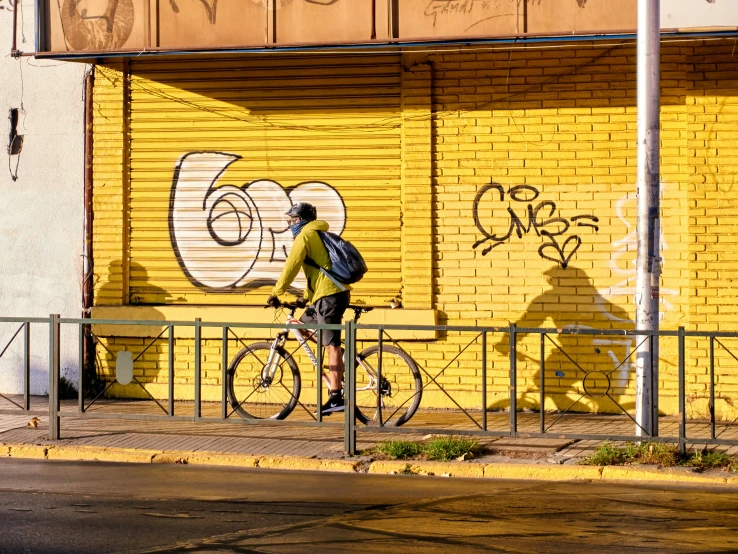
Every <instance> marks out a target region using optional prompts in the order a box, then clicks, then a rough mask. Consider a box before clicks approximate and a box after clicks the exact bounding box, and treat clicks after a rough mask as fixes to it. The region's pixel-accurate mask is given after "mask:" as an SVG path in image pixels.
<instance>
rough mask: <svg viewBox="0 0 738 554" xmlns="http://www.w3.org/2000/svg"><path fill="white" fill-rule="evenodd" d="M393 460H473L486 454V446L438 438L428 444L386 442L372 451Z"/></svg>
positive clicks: (473, 442)
mask: <svg viewBox="0 0 738 554" xmlns="http://www.w3.org/2000/svg"><path fill="white" fill-rule="evenodd" d="M372 451H373V452H375V453H379V454H383V455H385V456H387V457H388V458H390V459H391V460H407V459H409V458H419V457H422V458H425V459H428V460H438V461H442V462H448V461H451V460H456V459H459V458H462V457H464V458H466V457H468V458H473V457H477V456H480V455H482V454H484V452H485V448H484V446H482V445H480V444H479V441H476V440H473V439H467V438H464V437H436V438H433V439H431V440H429V441H427V442H412V441H386V442H381V443H379V444H378V445H377V446H376V447H374V449H373V450H372Z"/></svg>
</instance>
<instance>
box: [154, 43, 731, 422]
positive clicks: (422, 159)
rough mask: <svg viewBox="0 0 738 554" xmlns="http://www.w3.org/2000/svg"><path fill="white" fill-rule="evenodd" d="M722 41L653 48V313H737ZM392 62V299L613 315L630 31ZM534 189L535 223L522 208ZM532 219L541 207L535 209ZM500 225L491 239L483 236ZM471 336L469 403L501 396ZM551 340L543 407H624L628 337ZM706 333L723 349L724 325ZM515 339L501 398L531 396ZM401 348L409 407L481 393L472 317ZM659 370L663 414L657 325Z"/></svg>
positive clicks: (547, 319)
mask: <svg viewBox="0 0 738 554" xmlns="http://www.w3.org/2000/svg"><path fill="white" fill-rule="evenodd" d="M732 48H733V45H732V43H720V42H714V41H713V42H705V43H697V42H679V43H668V42H665V43H664V45H663V46H662V112H661V121H662V135H661V140H662V158H661V174H662V185H663V186H662V198H661V207H662V221H661V226H662V256H663V275H662V280H661V297H662V300H661V310H662V314H663V318H662V321H661V328H662V329H676V328H677V327H679V326H684V327H686V328H687V329H695V330H718V329H719V330H736V329H738V313H736V306H737V305H738V302H737V301H736V299H737V298H738V288H737V287H736V272H738V269H736V263H737V262H738V260H736V256H737V254H736V248H735V244H736V240H737V239H736V236H738V235H737V234H736V230H737V229H736V224H737V223H738V220H737V219H736V216H735V213H736V202H737V201H736V200H735V198H736V194H735V186H736V184H735V183H736V180H735V175H736V173H735V170H736V168H738V146H737V145H738V142H737V141H736V138H738V131H736V129H738V126H736V123H738V122H737V121H734V120H735V119H736V118H738V77H737V76H738V65H737V62H735V61H734V58H733V57H732ZM403 65H404V73H403V79H402V86H403V96H402V102H403V130H402V140H403V152H402V156H403V158H402V171H403V173H402V179H403V183H402V187H403V188H402V203H403V206H402V210H403V234H402V237H403V276H402V279H403V294H405V293H406V294H407V295H406V296H404V297H403V301H404V302H405V305H406V307H434V308H436V309H437V310H439V317H440V320H441V323H447V324H449V325H493V326H507V325H508V324H509V323H510V322H513V323H516V324H517V325H519V326H521V327H555V328H564V327H576V326H579V327H584V328H595V329H627V328H632V327H633V322H632V321H633V319H634V315H635V310H634V301H633V293H634V287H635V256H636V236H635V225H636V197H635V191H636V132H637V112H636V51H635V45H634V44H633V42H632V41H631V42H627V41H623V42H622V43H618V44H613V43H611V42H608V43H607V44H604V43H598V42H594V43H587V44H569V45H562V44H556V45H541V46H531V47H529V48H523V47H514V48H512V49H511V48H507V49H506V47H499V48H486V49H478V50H473V49H466V50H462V51H461V52H453V53H438V52H432V53H427V54H424V55H418V54H417V53H416V54H413V55H412V56H405V58H404V59H403ZM493 185H494V186H496V187H497V188H495V187H493ZM515 187H517V188H515ZM485 190H486V192H485ZM482 193H483V194H482ZM501 195H502V197H501ZM541 202H544V204H543V205H542V206H541V207H540V210H539V212H538V217H537V218H534V219H537V220H538V222H539V229H538V233H537V232H536V228H535V226H534V225H531V223H530V217H529V213H530V212H529V205H530V206H532V208H530V209H533V208H535V207H536V206H537V205H538V204H539V203H541ZM553 204H555V207H554V205H553ZM475 210H476V216H477V217H476V220H475ZM509 210H511V211H512V213H513V214H515V216H517V217H518V218H519V224H518V225H517V227H516V226H515V225H513V226H512V227H510V225H511V221H512V217H513V215H512V214H511V212H510V211H509ZM579 216H588V217H584V218H582V217H579ZM594 218H596V219H594ZM547 219H554V220H558V222H557V221H554V222H549V223H548V224H544V220H547ZM567 226H568V227H567ZM565 227H566V232H564V233H563V234H561V235H554V239H555V240H556V241H557V245H558V248H559V250H557V248H556V245H554V244H551V245H550V246H546V245H545V244H546V243H550V242H551V239H550V238H547V237H546V235H545V234H543V233H540V231H541V230H542V229H543V230H548V231H549V232H552V233H556V232H557V231H556V230H559V231H561V230H563V229H564V228H565ZM595 227H596V229H595ZM509 230H511V233H510V235H509V236H508V237H506V238H503V239H502V240H499V241H497V240H494V239H492V238H490V237H492V236H499V237H505V235H507V233H508V231H509ZM518 230H519V231H520V236H518V233H517V231H518ZM485 233H486V235H485ZM574 237H577V238H574ZM485 239H487V240H485ZM497 242H499V244H497V245H495V244H496V243H497ZM475 243H478V244H477V245H476V246H475ZM492 245H495V246H494V248H492V249H491V250H489V251H487V252H486V253H485V249H488V248H489V247H490V246H492ZM557 260H558V261H557ZM565 262H566V264H565ZM563 265H566V266H567V267H566V268H564V267H562V266H563ZM487 339H488V343H489V350H488V373H487V390H488V403H487V406H488V408H490V409H496V408H505V407H506V406H508V391H509V385H510V383H509V355H508V352H509V347H508V345H507V344H506V340H505V339H503V338H501V337H500V336H496V335H490V336H488V337H487ZM554 341H555V342H556V343H557V345H559V346H557V345H555V344H554V343H553V342H550V341H549V342H546V343H545V363H546V386H547V394H546V401H545V402H546V407H547V408H551V409H553V408H558V409H561V410H563V409H567V408H572V409H573V410H576V411H582V410H599V411H612V412H617V411H618V410H619V409H620V406H622V407H623V408H625V409H627V410H628V411H631V412H632V411H633V409H634V389H635V382H634V371H635V367H634V365H631V363H630V362H633V357H632V356H631V354H632V353H633V351H634V350H635V348H636V342H635V341H634V340H632V339H627V338H607V337H594V338H592V337H579V338H577V337H562V338H555V339H554ZM724 343H725V346H726V347H731V346H735V347H736V348H738V341H736V340H733V342H732V343H731V342H730V341H724ZM518 344H519V350H520V353H519V355H518V375H519V381H518V394H519V405H521V406H523V407H527V408H535V407H537V406H538V403H539V394H540V391H539V380H540V374H539V361H540V349H541V344H540V341H539V339H538V336H537V335H530V336H521V337H519V343H518ZM402 346H403V347H404V348H406V349H407V350H408V351H409V352H410V354H411V355H412V356H413V357H414V358H415V359H416V360H417V361H418V363H419V364H420V365H421V366H422V368H423V370H424V381H425V382H426V383H427V388H426V390H425V392H424V400H423V406H424V407H453V405H454V401H455V402H458V403H459V404H461V405H463V406H468V407H479V406H481V400H482V397H481V394H482V383H481V375H482V350H481V337H479V336H478V335H477V334H476V333H473V332H447V333H442V334H441V335H440V336H439V339H438V340H436V341H427V342H423V341H402ZM708 347H709V345H708V344H707V343H706V342H704V341H702V342H700V341H689V343H688V351H687V356H688V360H689V367H688V383H689V386H688V393H689V395H690V396H689V403H688V406H689V410H690V414H693V415H695V416H699V415H704V410H705V406H706V401H705V398H706V395H707V393H708V392H709V391H708V387H707V379H708V377H709V376H708V365H707V362H708V354H709V348H708ZM562 349H563V351H565V354H564V353H563V351H562ZM215 355H216V357H217V354H215ZM715 356H716V364H717V367H718V369H717V373H718V385H719V387H718V388H719V394H718V396H719V398H720V399H721V400H720V403H719V405H718V408H719V409H718V412H719V413H722V414H723V415H726V414H728V413H729V412H730V408H731V403H732V402H738V363H736V362H735V360H734V359H732V358H731V357H730V355H729V354H728V353H727V352H725V351H724V350H721V347H720V346H719V345H718V346H716V353H715ZM569 358H571V359H569ZM572 360H574V361H575V362H576V363H577V364H579V365H580V366H581V369H580V368H578V367H576V366H575V365H574V364H573V362H572ZM152 363H154V364H156V363H159V362H156V361H155V360H154V361H153V362H152ZM213 363H214V364H217V361H213ZM157 367H158V368H159V369H158V370H157V369H156V367H152V368H150V369H149V371H151V372H153V373H151V378H152V380H155V379H157V378H158V377H160V376H161V373H158V374H157V373H156V371H159V372H161V371H162V369H161V367H160V366H157ZM214 367H215V366H214ZM301 367H303V368H307V367H309V366H308V365H307V364H301ZM582 369H584V370H586V371H587V372H590V376H589V377H588V378H587V383H586V385H587V386H588V387H591V389H592V390H593V391H594V392H595V393H597V394H595V396H597V395H598V394H599V393H602V392H603V391H605V390H606V389H607V387H608V383H609V387H610V389H609V393H610V398H608V397H607V396H604V397H601V398H591V397H582V396H583V393H584V389H583V386H584V384H583V381H584V375H585V374H584V372H583V371H582ZM143 371H144V372H145V371H147V369H146V368H143ZM206 371H207V370H206ZM212 371H215V372H216V373H217V370H216V369H213V370H212ZM157 376H158V377H157ZM143 377H147V376H146V375H145V374H144V375H142V378H143ZM304 377H306V381H307V376H304ZM430 377H433V379H430ZM183 378H184V379H186V377H183ZM213 379H217V375H216V374H213ZM214 385H217V383H214ZM312 386H313V387H314V383H313V385H312ZM659 387H660V388H661V389H662V391H663V392H664V396H663V398H662V403H661V408H662V410H663V411H666V412H668V413H675V412H676V411H677V402H676V390H677V381H676V340H672V339H664V341H663V343H662V346H661V351H660V381H659ZM304 389H305V391H306V393H305V394H306V395H308V396H306V397H305V400H304V401H306V402H309V401H310V400H309V398H310V397H312V395H314V388H311V385H310V384H309V383H305V386H304ZM183 390H184V389H183ZM183 394H184V393H183ZM450 397H453V399H454V400H453V401H452V400H451V399H450ZM616 402H617V403H616Z"/></svg>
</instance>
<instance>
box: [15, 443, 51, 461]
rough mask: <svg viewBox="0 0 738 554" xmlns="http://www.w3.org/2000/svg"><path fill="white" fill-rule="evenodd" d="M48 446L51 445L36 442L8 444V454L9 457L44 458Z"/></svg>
mask: <svg viewBox="0 0 738 554" xmlns="http://www.w3.org/2000/svg"><path fill="white" fill-rule="evenodd" d="M49 448H53V447H52V446H42V445H36V444H11V445H8V456H9V457H10V458H33V459H35V460H39V459H45V458H46V452H47V450H48V449H49Z"/></svg>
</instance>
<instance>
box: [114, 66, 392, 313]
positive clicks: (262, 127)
mask: <svg viewBox="0 0 738 554" xmlns="http://www.w3.org/2000/svg"><path fill="white" fill-rule="evenodd" d="M130 90H131V98H130V121H131V123H130V129H131V144H130V149H131V150H130V180H131V185H130V237H129V239H130V242H129V244H130V260H129V263H130V282H129V287H130V299H131V302H132V303H141V304H153V303H157V304H161V303H165V304H181V303H187V304H248V305H259V304H261V303H263V301H264V299H265V298H266V296H267V294H268V293H269V290H270V287H271V283H273V282H274V280H275V279H276V278H277V277H278V275H279V273H280V271H281V269H282V267H283V260H284V258H285V256H286V254H285V252H286V251H289V247H290V246H291V242H292V237H291V233H290V231H289V229H288V228H287V226H286V218H285V216H284V212H285V211H287V209H288V208H289V207H290V205H291V203H292V202H298V201H308V202H311V203H313V204H316V205H317V207H318V217H319V219H325V220H326V221H328V222H329V223H330V225H331V228H332V230H338V231H340V230H343V233H342V236H343V237H344V238H346V239H348V240H350V241H351V242H352V243H354V244H355V245H356V246H357V247H358V248H359V250H360V251H361V252H362V254H363V255H364V257H365V259H366V261H367V265H368V266H369V269H370V272H369V273H368V274H367V276H366V277H365V278H364V279H363V280H362V281H361V282H360V283H358V284H356V285H355V286H354V291H355V292H354V294H353V298H354V300H363V301H365V302H367V303H368V304H370V305H384V306H386V305H387V301H388V300H389V299H391V298H392V297H393V296H395V295H396V294H397V293H398V292H399V291H400V287H401V240H400V232H401V229H400V227H401V214H400V207H401V206H400V180H401V179H400V176H401V161H400V160H401V156H400V153H401V113H400V65H399V58H397V57H394V56H383V57H381V58H378V57H356V56H336V57H327V56H326V57H320V56H311V57H307V56H303V57H282V56H277V55H274V56H265V57H234V58H210V59H196V60H192V59H188V60H185V61H181V60H178V61H170V60H166V61H160V60H155V61H132V62H131V87H130ZM300 279H302V276H301V277H300ZM295 284H296V285H297V287H301V286H302V285H303V282H302V281H301V280H298V281H297V282H296V283H295ZM244 295H245V296H244Z"/></svg>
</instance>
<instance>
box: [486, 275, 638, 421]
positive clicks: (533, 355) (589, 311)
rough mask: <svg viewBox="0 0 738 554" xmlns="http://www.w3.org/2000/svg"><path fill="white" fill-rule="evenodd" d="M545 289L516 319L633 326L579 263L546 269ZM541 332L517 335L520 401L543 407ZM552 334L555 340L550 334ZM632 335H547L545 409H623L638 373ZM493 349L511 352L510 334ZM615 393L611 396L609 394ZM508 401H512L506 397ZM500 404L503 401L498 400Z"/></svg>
mask: <svg viewBox="0 0 738 554" xmlns="http://www.w3.org/2000/svg"><path fill="white" fill-rule="evenodd" d="M544 276H545V278H546V282H547V283H548V286H549V287H550V288H548V289H547V290H544V291H543V293H541V294H540V295H538V296H537V297H536V298H534V299H533V301H532V302H531V303H530V304H529V305H528V307H527V308H526V310H525V312H524V313H523V314H522V315H521V316H520V318H518V320H517V321H515V325H516V326H517V327H521V328H540V327H544V326H547V325H546V323H547V322H549V321H550V323H549V325H552V326H553V327H555V328H556V329H560V330H564V329H632V328H633V325H634V323H633V321H632V320H631V319H630V318H629V316H628V313H627V312H626V311H625V310H624V309H623V308H621V307H619V306H617V305H616V304H613V303H612V302H610V301H609V300H607V299H605V298H604V297H603V296H602V295H601V294H600V292H599V291H598V290H597V288H595V286H594V284H593V282H592V279H591V278H590V277H589V275H587V273H586V272H585V271H584V270H582V269H580V268H577V267H572V266H569V267H568V268H566V269H562V268H560V267H558V266H557V267H554V268H552V269H549V270H548V271H546V272H545V273H544ZM538 337H539V335H535V336H534V335H532V334H522V333H521V334H520V335H519V336H518V339H517V358H516V359H517V368H518V371H517V374H518V382H517V392H518V407H519V408H530V409H540V390H541V389H540V386H541V381H540V378H541V374H540V365H541V363H540V341H539V340H538ZM550 339H551V340H550ZM635 345H636V341H635V340H634V339H633V338H632V337H619V336H612V335H611V336H607V335H575V334H571V335H569V334H561V335H556V334H553V335H548V336H547V338H546V340H545V355H546V357H545V372H544V377H545V399H544V402H545V404H544V406H545V409H547V410H556V411H579V412H583V411H587V412H589V411H594V412H613V413H620V412H621V409H620V408H619V407H618V405H617V404H616V403H615V402H614V401H613V399H614V400H615V401H617V402H618V404H620V405H621V406H622V408H623V409H625V410H629V409H631V408H632V407H633V401H632V400H627V401H625V400H624V399H623V400H624V401H622V402H621V400H620V399H619V398H618V397H620V396H622V395H623V394H624V392H625V389H626V388H627V387H628V386H629V383H630V382H631V377H633V376H634V371H635V365H634V364H633V362H634V360H633V356H631V357H628V356H629V355H630V354H631V352H633V350H634V349H635ZM495 350H497V351H498V352H500V353H503V354H505V355H508V354H509V344H508V342H507V338H506V339H505V340H504V342H500V343H498V344H496V345H495ZM608 397H612V398H608ZM505 403H506V407H507V406H509V403H508V401H507V400H505ZM496 407H502V406H496Z"/></svg>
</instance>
